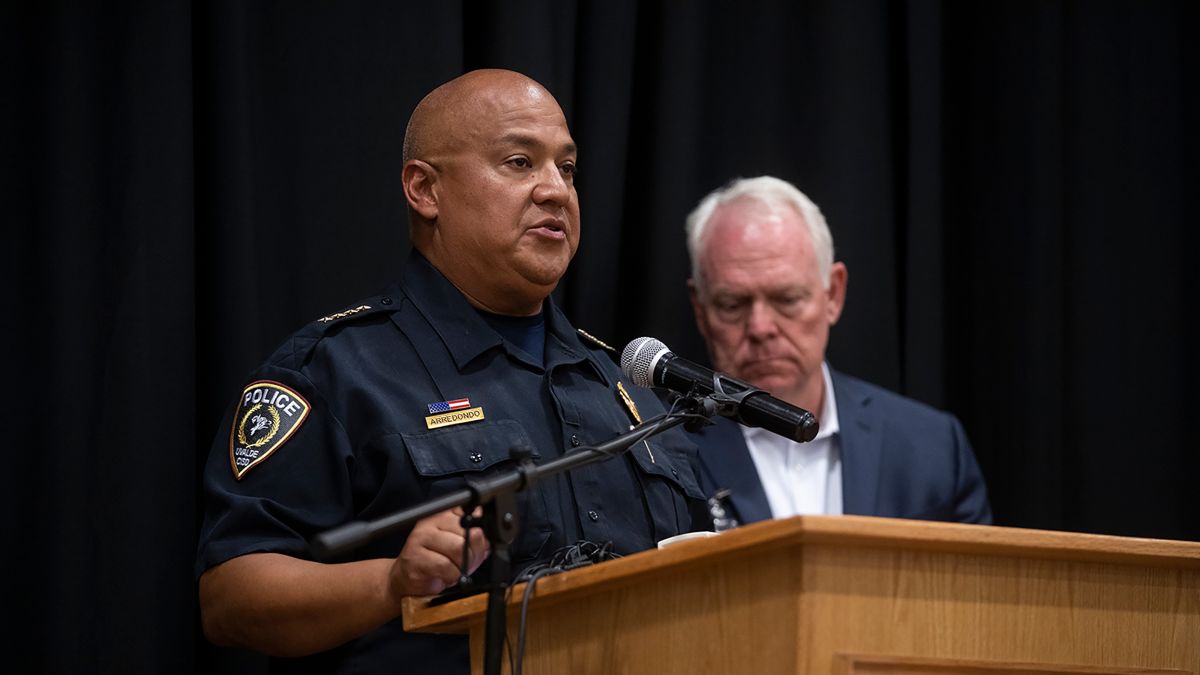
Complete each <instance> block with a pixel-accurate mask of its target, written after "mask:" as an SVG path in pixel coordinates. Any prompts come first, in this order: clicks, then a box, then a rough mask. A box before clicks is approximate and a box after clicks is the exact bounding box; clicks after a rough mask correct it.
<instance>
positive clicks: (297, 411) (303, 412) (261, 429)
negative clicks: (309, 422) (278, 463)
mask: <svg viewBox="0 0 1200 675" xmlns="http://www.w3.org/2000/svg"><path fill="white" fill-rule="evenodd" d="M308 411H309V405H308V401H306V400H304V397H303V396H301V395H300V394H297V393H296V392H295V391H294V390H292V389H290V388H288V387H285V386H283V385H282V384H279V383H278V382H271V381H269V380H260V381H258V382H254V383H251V384H250V385H249V386H247V387H246V388H245V389H244V390H243V391H242V401H241V403H240V404H239V405H238V410H237V416H236V417H234V419H233V428H232V429H230V430H229V465H230V466H231V467H233V476H234V478H237V479H238V480H241V479H242V476H244V475H246V472H247V471H249V470H250V469H251V468H253V467H255V466H257V465H258V463H259V462H261V461H263V460H264V459H266V458H267V457H270V456H271V453H273V452H275V451H276V450H278V449H279V447H280V446H281V445H283V443H284V441H286V440H287V439H289V438H291V437H292V434H294V433H296V431H297V430H299V429H300V425H301V424H302V423H303V422H304V418H306V417H308Z"/></svg>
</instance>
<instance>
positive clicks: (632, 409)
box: [617, 381, 642, 424]
mask: <svg viewBox="0 0 1200 675" xmlns="http://www.w3.org/2000/svg"><path fill="white" fill-rule="evenodd" d="M617 395H618V396H620V397H621V403H624V404H625V410H626V411H627V412H628V413H629V417H630V418H631V419H633V423H634V424H641V423H642V415H641V413H639V412H638V409H637V404H636V403H634V402H633V397H632V396H630V395H629V392H628V391H625V385H623V384H621V383H620V382H619V381H618V382H617Z"/></svg>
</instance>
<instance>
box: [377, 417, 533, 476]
mask: <svg viewBox="0 0 1200 675" xmlns="http://www.w3.org/2000/svg"><path fill="white" fill-rule="evenodd" d="M400 436H401V437H402V438H403V439H404V445H405V446H406V447H407V448H408V456H409V457H411V458H412V462H413V466H415V467H416V469H417V473H419V474H421V475H422V476H446V475H449V474H455V473H466V472H475V471H485V470H487V469H489V468H491V467H493V466H495V465H497V464H499V463H501V462H505V461H508V460H509V459H510V456H509V450H510V449H511V448H514V447H518V446H524V447H527V448H530V449H532V450H533V458H534V459H538V458H539V457H540V456H541V455H539V454H538V451H537V449H536V448H534V447H533V442H532V441H530V440H529V434H528V433H526V432H525V428H524V427H522V426H521V424H520V423H519V422H516V421H514V420H496V421H488V422H476V423H473V424H468V425H462V426H458V427H452V428H449V429H435V430H433V431H427V432H423V433H415V434H400Z"/></svg>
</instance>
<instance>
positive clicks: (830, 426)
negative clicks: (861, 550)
mask: <svg viewBox="0 0 1200 675" xmlns="http://www.w3.org/2000/svg"><path fill="white" fill-rule="evenodd" d="M821 374H822V375H823V376H824V378H825V401H824V403H823V404H822V406H821V414H820V417H818V420H819V421H820V424H821V430H820V431H819V432H818V433H817V437H816V438H814V439H812V440H811V441H809V442H807V443H797V442H795V441H792V440H789V439H786V438H784V437H783V436H779V435H776V434H773V433H771V432H769V431H766V430H764V429H752V428H749V427H742V434H743V435H744V436H745V438H746V447H748V448H749V449H750V457H751V458H752V459H753V460H754V468H755V469H757V470H758V478H759V480H760V482H762V486H763V490H764V491H765V492H766V493H767V502H768V503H770V505H771V515H773V516H774V517H776V518H787V517H788V516H794V515H798V514H802V513H825V514H837V515H840V514H841V513H842V461H841V453H840V451H839V447H838V431H839V428H840V427H839V426H838V418H837V400H836V399H835V398H834V395H833V382H832V380H831V379H830V377H829V366H828V365H826V364H824V363H822V364H821Z"/></svg>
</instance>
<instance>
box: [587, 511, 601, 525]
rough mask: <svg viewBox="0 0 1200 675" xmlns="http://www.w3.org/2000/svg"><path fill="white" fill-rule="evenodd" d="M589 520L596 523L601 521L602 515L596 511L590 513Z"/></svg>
mask: <svg viewBox="0 0 1200 675" xmlns="http://www.w3.org/2000/svg"><path fill="white" fill-rule="evenodd" d="M588 518H591V520H592V522H593V523H594V522H596V521H597V520H600V514H599V513H596V512H595V511H588Z"/></svg>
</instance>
